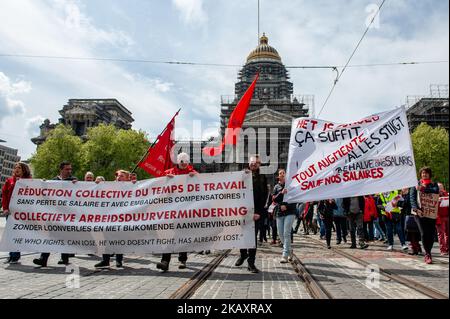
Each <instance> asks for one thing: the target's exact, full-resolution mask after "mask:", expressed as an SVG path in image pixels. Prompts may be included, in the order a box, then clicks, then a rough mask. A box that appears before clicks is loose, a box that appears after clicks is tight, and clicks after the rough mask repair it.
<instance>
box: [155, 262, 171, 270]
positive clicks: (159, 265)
mask: <svg viewBox="0 0 450 319" xmlns="http://www.w3.org/2000/svg"><path fill="white" fill-rule="evenodd" d="M156 268H158V269H161V270H162V271H163V272H166V271H167V270H169V263H168V262H167V261H161V262H159V263H157V264H156Z"/></svg>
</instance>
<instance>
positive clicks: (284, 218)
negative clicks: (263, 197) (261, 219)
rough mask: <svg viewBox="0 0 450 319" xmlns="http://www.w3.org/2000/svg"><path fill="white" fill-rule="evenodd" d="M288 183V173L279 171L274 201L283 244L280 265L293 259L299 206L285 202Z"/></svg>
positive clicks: (273, 194)
mask: <svg viewBox="0 0 450 319" xmlns="http://www.w3.org/2000/svg"><path fill="white" fill-rule="evenodd" d="M285 183H286V171H285V170H284V169H280V170H278V184H277V185H275V187H274V188H273V193H272V199H273V201H274V202H275V203H276V204H277V205H276V207H275V212H276V220H277V228H278V230H279V233H280V239H281V242H282V243H283V253H282V256H281V260H280V263H287V262H288V259H289V260H291V258H292V249H291V233H292V225H293V224H294V221H295V218H296V210H297V204H295V203H294V204H288V203H286V202H284V201H283V198H284V194H286V192H287V189H286V188H284V186H285Z"/></svg>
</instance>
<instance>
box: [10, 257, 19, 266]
mask: <svg viewBox="0 0 450 319" xmlns="http://www.w3.org/2000/svg"><path fill="white" fill-rule="evenodd" d="M9 263H10V265H16V264H18V263H19V259H16V258H11V260H10V262H9Z"/></svg>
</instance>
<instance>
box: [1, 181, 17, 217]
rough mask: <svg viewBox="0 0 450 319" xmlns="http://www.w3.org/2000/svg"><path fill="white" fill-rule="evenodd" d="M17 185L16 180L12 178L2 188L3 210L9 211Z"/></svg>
mask: <svg viewBox="0 0 450 319" xmlns="http://www.w3.org/2000/svg"><path fill="white" fill-rule="evenodd" d="M15 185H16V178H15V177H10V178H8V179H7V180H6V182H5V185H3V187H2V208H3V210H7V209H8V210H9V202H10V201H11V196H12V193H13V190H14V186H15Z"/></svg>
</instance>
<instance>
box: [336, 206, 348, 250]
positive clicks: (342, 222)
mask: <svg viewBox="0 0 450 319" xmlns="http://www.w3.org/2000/svg"><path fill="white" fill-rule="evenodd" d="M334 202H335V203H336V208H335V210H334V211H333V219H334V224H335V226H336V245H340V244H341V242H342V241H344V243H347V234H348V231H347V217H346V215H345V212H344V206H343V199H342V198H336V199H335V200H334Z"/></svg>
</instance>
